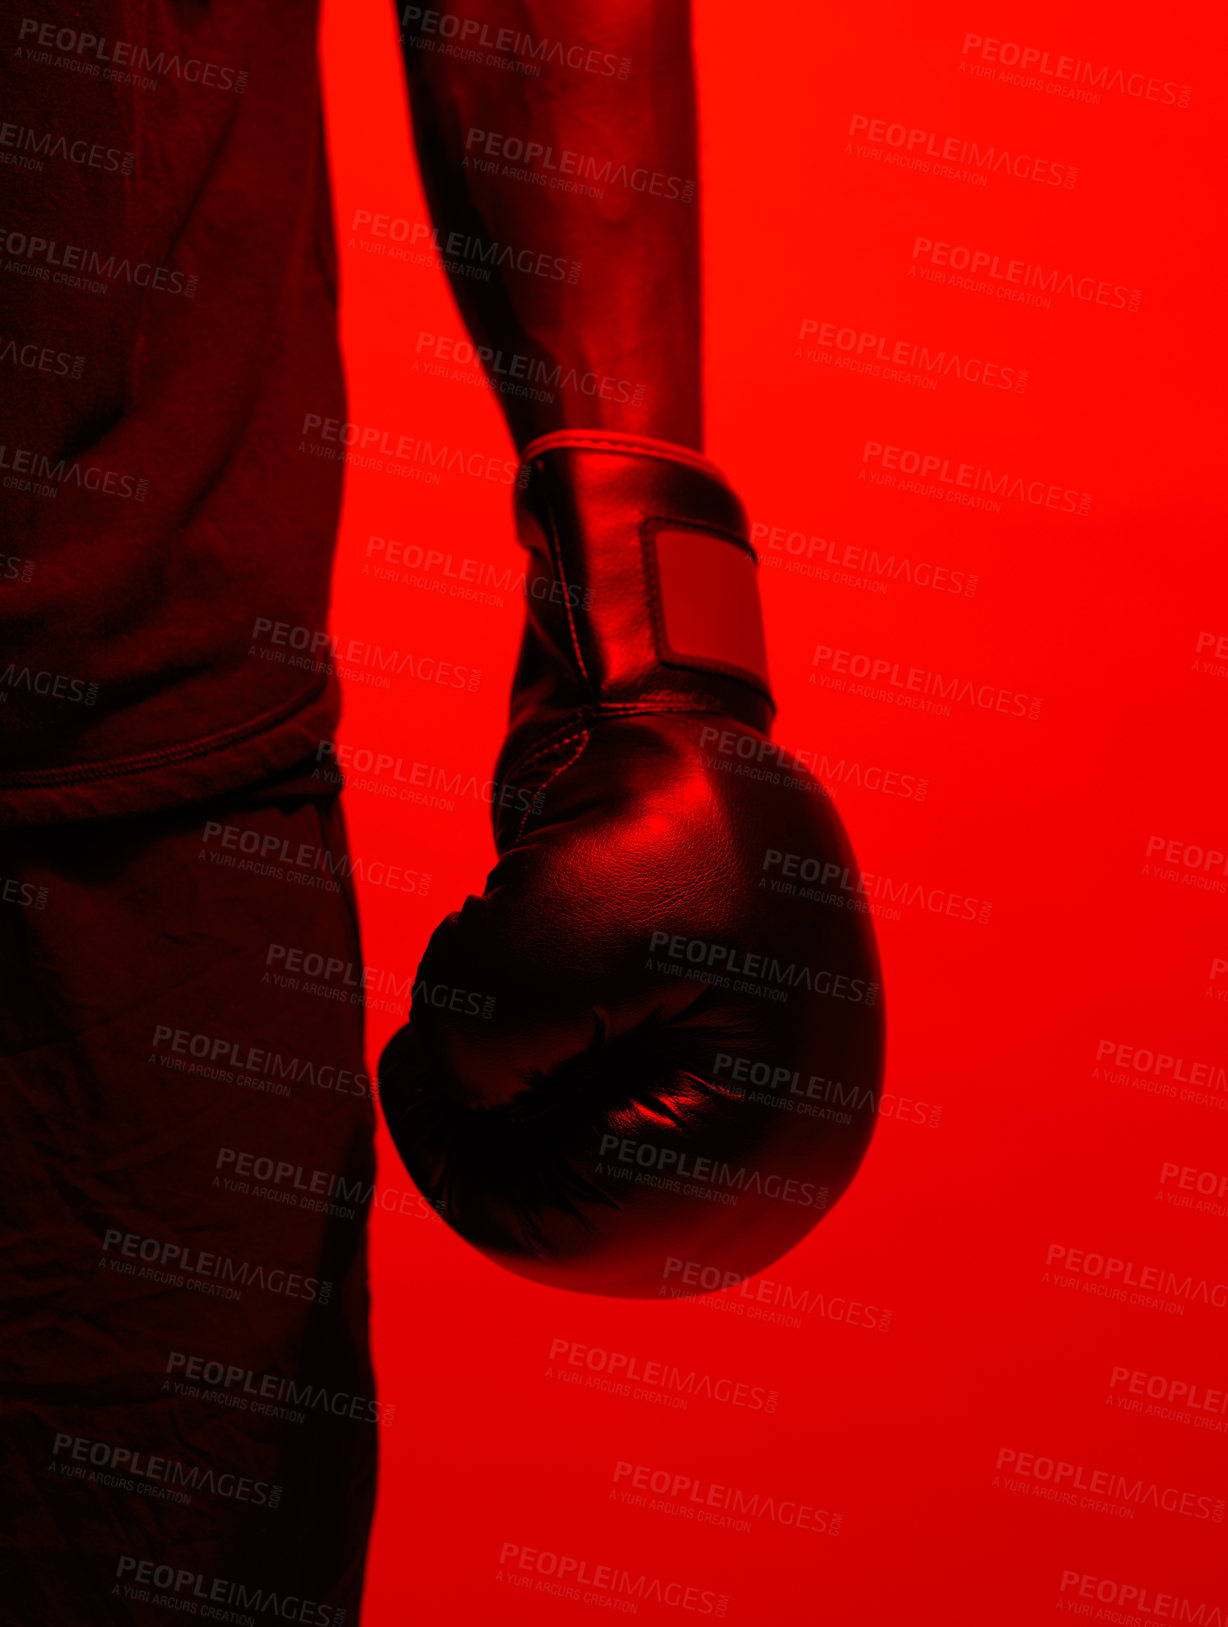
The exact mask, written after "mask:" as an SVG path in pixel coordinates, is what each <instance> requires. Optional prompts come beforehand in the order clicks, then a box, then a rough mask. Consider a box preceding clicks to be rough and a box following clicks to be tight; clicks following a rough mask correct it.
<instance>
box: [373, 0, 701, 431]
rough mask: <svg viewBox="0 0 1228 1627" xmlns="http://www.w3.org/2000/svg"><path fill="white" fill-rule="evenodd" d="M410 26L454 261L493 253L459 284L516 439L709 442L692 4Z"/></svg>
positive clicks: (426, 155)
mask: <svg viewBox="0 0 1228 1627" xmlns="http://www.w3.org/2000/svg"><path fill="white" fill-rule="evenodd" d="M445 17H446V18H447V19H448V21H447V22H446V23H445V22H444V21H443V19H444V18H445ZM398 18H399V21H400V27H401V37H402V45H403V51H404V56H405V64H406V77H407V80H408V84H409V93H410V108H411V114H412V118H413V126H414V136H415V141H416V145H417V151H418V161H419V165H420V167H421V171H422V178H423V184H424V187H425V190H426V194H427V198H428V200H429V203H430V207H431V212H432V215H433V217H434V222H435V225H436V227H437V229H438V241H439V245H440V249H441V253H442V257H443V259H444V260H445V262H449V261H451V262H452V263H453V264H454V265H460V266H464V267H468V268H470V269H472V268H473V267H474V266H475V265H477V264H479V263H480V262H479V261H478V260H477V259H476V258H473V257H472V256H471V255H470V256H466V255H464V254H449V253H448V251H447V241H448V236H449V234H450V233H458V234H460V236H459V238H458V239H457V241H458V242H459V241H461V240H463V239H472V238H475V237H477V238H480V239H482V240H483V246H484V248H485V249H486V252H487V253H488V255H490V254H491V251H492V248H493V251H494V252H493V255H492V260H493V263H490V262H489V261H488V263H489V264H490V277H489V280H488V281H487V280H484V279H482V278H479V277H475V276H472V275H464V274H463V273H462V272H457V273H450V278H451V283H452V289H453V293H454V295H455V297H456V301H457V304H458V305H459V307H460V310H461V314H462V316H463V317H464V320H465V323H466V325H467V326H468V329H469V332H470V334H471V335H472V337H473V341H474V344H475V345H479V346H485V347H487V348H488V349H489V350H490V351H492V352H501V353H502V355H501V357H500V359H499V361H498V363H497V366H496V364H495V363H493V362H491V363H488V364H487V371H488V373H489V374H490V376H491V378H492V380H493V382H494V383H495V386H496V389H497V390H498V391H499V396H498V399H499V402H500V405H501V406H502V408H503V412H504V415H505V417H506V418H507V422H508V425H509V427H510V429H511V432H512V436H513V438H514V440H515V442H516V445H517V447H518V448H523V447H524V446H525V445H526V444H527V443H528V442H529V441H531V440H533V439H535V438H536V437H538V436H540V435H545V434H549V433H550V432H552V431H555V430H561V429H590V430H593V429H596V430H617V431H621V432H623V433H630V434H638V435H648V436H653V437H656V438H658V439H661V440H667V441H675V442H679V443H681V444H683V445H686V446H691V447H695V448H698V447H700V446H701V445H702V434H703V430H702V394H701V377H700V342H701V323H700V292H699V254H700V246H699V212H698V208H699V206H698V173H697V138H696V121H695V85H694V74H693V70H692V63H691V31H690V8H689V4H688V0H590V3H588V4H587V5H585V6H582V7H580V6H575V5H574V4H569V3H568V0H464V4H463V5H458V7H457V9H456V10H455V11H453V12H444V11H442V10H430V9H428V7H427V6H425V5H422V6H406V5H403V4H402V5H399V6H398ZM470 56H472V57H473V58H475V60H468V58H469V57H470ZM488 59H493V60H488ZM623 74H625V77H620V75H623ZM509 154H510V156H509ZM526 155H527V156H526ZM543 183H544V184H543ZM509 250H510V253H508V252H507V251H509ZM525 251H528V252H525ZM500 262H502V264H501V263H500ZM530 265H532V266H533V267H535V268H536V267H538V266H539V265H540V267H541V269H540V270H537V269H533V270H529V271H526V270H525V269H522V268H523V267H526V266H530ZM573 265H574V266H578V272H572V271H571V267H572V266H573ZM573 276H574V277H575V280H574V281H573V280H572V277H573ZM521 392H523V393H521ZM539 398H544V399H539Z"/></svg>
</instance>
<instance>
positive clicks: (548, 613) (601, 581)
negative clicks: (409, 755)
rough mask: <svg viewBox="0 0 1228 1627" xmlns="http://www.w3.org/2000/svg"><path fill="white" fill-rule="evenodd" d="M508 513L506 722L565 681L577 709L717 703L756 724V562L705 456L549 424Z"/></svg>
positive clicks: (762, 721) (764, 719) (760, 657)
mask: <svg viewBox="0 0 1228 1627" xmlns="http://www.w3.org/2000/svg"><path fill="white" fill-rule="evenodd" d="M516 517H517V528H518V531H519V535H520V540H521V542H522V543H523V544H524V545H525V547H526V548H527V549H528V550H529V554H530V561H531V563H530V568H529V571H528V573H527V584H526V585H527V605H528V615H529V627H528V629H527V630H526V643H525V651H524V655H523V656H522V663H521V672H520V674H519V675H518V680H517V691H518V694H517V697H516V700H515V701H514V704H513V716H514V721H515V715H516V713H517V712H520V713H521V719H520V721H526V720H525V718H524V710H525V708H526V707H528V708H531V707H532V706H534V705H537V704H539V703H544V704H545V707H546V709H547V710H549V711H550V712H551V713H553V714H555V715H557V712H558V709H559V707H560V705H562V704H566V700H565V696H564V694H563V693H562V692H561V690H562V689H566V690H570V691H571V693H570V697H569V699H570V703H571V704H572V705H574V706H576V707H582V708H585V709H589V708H593V707H596V708H597V709H599V710H603V711H604V710H624V709H627V710H633V709H643V708H646V707H653V706H668V707H672V708H679V707H682V708H687V709H690V708H694V709H697V710H712V711H720V712H724V713H726V714H728V715H729V716H732V717H738V718H741V719H742V720H743V721H745V722H747V723H749V724H750V725H751V726H752V727H755V728H758V729H761V730H763V731H764V732H766V730H767V728H768V725H769V723H770V719H771V716H772V712H773V711H774V707H773V704H772V697H771V689H770V687H769V682H768V671H767V655H766V650H765V646H764V637H763V618H762V612H761V609H760V605H759V593H758V586H757V582H756V571H757V560H756V558H755V553H754V550H753V549H752V548H751V546H750V543H749V541H748V540H747V524H746V515H745V512H744V510H743V508H742V505H741V503H740V502H739V500H738V498H737V496H736V495H735V494H734V492H733V491H732V490H731V489H730V487H729V486H728V485H727V484H726V482H725V480H724V477H723V476H722V475H721V473H720V470H719V469H717V468H716V466H715V465H714V464H711V463H709V462H708V461H707V459H706V458H703V457H701V456H700V455H699V454H698V453H697V452H693V451H691V450H689V449H688V448H687V447H682V446H675V445H673V444H672V443H671V442H668V441H657V440H650V439H649V438H647V437H645V436H639V435H621V434H613V433H606V432H598V431H582V430H562V431H559V432H558V433H556V434H552V435H544V436H542V437H541V438H540V439H538V440H536V441H533V442H531V443H530V445H529V446H527V447H526V448H525V451H524V456H523V460H522V470H521V478H520V481H519V482H518V492H517V499H516ZM563 668H566V669H568V670H567V673H566V676H564V674H563V671H562V669H563ZM549 669H553V672H552V674H551V677H550V680H549V681H548V683H546V684H543V680H544V679H546V678H547V672H548V670H549ZM544 688H548V690H549V694H548V696H547V695H546V694H545V693H543V689H544ZM533 692H536V694H535V695H534V694H533ZM516 702H520V703H523V704H521V705H518V704H516Z"/></svg>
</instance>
